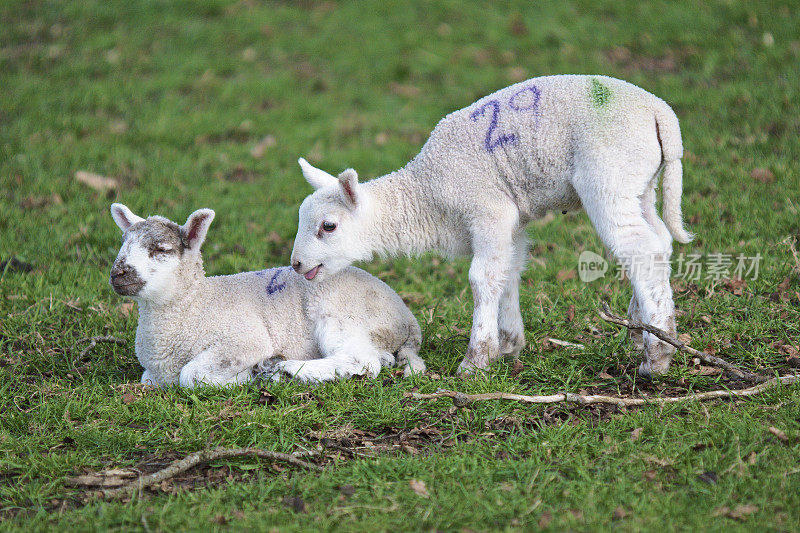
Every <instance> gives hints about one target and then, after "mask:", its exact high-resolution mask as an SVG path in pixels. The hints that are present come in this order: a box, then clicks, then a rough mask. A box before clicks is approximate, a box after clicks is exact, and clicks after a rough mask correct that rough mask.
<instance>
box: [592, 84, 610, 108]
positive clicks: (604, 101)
mask: <svg viewBox="0 0 800 533" xmlns="http://www.w3.org/2000/svg"><path fill="white" fill-rule="evenodd" d="M589 96H590V97H591V99H592V105H594V106H595V107H603V106H605V105H608V102H609V101H610V100H611V89H609V88H608V87H606V86H605V85H603V84H602V83H600V82H599V81H597V80H594V79H593V80H592V86H591V88H590V89H589Z"/></svg>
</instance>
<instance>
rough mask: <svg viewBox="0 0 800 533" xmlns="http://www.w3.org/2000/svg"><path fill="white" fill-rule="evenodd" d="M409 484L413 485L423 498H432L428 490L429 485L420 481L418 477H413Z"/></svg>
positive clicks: (414, 489) (412, 488)
mask: <svg viewBox="0 0 800 533" xmlns="http://www.w3.org/2000/svg"><path fill="white" fill-rule="evenodd" d="M408 485H409V486H410V487H411V490H413V491H414V492H415V493H416V494H417V495H418V496H422V497H423V498H430V496H431V495H430V493H429V492H428V487H427V486H425V482H424V481H420V480H418V479H412V480H410V481H409V482H408Z"/></svg>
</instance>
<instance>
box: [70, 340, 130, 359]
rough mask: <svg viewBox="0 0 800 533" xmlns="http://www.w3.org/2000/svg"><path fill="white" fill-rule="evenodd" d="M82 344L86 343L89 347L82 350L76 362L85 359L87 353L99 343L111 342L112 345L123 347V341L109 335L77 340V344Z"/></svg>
mask: <svg viewBox="0 0 800 533" xmlns="http://www.w3.org/2000/svg"><path fill="white" fill-rule="evenodd" d="M83 342H88V343H89V345H88V346H87V347H86V348H84V349H83V351H82V352H81V355H80V357H79V358H78V360H81V359H83V358H84V357H86V356H87V355H88V354H89V352H91V351H92V349H94V347H95V346H97V345H98V344H99V343H101V342H111V343H114V344H119V345H120V346H125V339H120V338H119V337H112V336H110V335H100V336H97V337H87V338H85V339H81V340H79V341H78V342H77V344H81V343H83Z"/></svg>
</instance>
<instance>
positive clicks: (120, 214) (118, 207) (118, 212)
mask: <svg viewBox="0 0 800 533" xmlns="http://www.w3.org/2000/svg"><path fill="white" fill-rule="evenodd" d="M111 216H112V217H113V218H114V222H116V223H117V226H119V229H121V230H122V231H123V232H125V231H128V228H130V227H131V226H133V225H134V224H136V223H137V222H141V221H142V220H144V219H143V218H142V217H139V216H136V215H134V214H133V211H131V210H130V209H128V206H126V205H123V204H111Z"/></svg>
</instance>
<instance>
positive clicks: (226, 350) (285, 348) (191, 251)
mask: <svg viewBox="0 0 800 533" xmlns="http://www.w3.org/2000/svg"><path fill="white" fill-rule="evenodd" d="M111 215H112V216H113V217H114V221H116V223H117V225H118V226H119V227H120V229H122V231H123V237H122V248H121V249H120V251H119V255H117V258H116V260H115V261H114V265H113V267H112V269H111V280H110V281H111V286H112V287H113V288H114V291H116V292H117V294H120V295H123V296H130V297H131V298H133V299H134V300H136V301H137V302H138V304H139V325H138V328H137V330H136V356H137V357H138V359H139V362H140V363H141V364H142V366H143V367H144V369H145V371H144V374H142V382H143V383H150V384H152V385H156V386H164V385H170V384H180V385H181V386H185V387H192V386H195V385H201V384H228V383H244V382H247V381H249V380H250V379H251V378H252V376H253V371H254V368H253V367H254V365H261V368H262V369H264V370H269V371H270V373H272V374H273V377H274V376H275V375H278V376H279V375H281V373H283V374H288V375H290V376H294V377H296V378H297V379H299V380H301V381H308V382H319V381H327V380H333V379H336V378H340V377H341V378H344V377H349V376H351V375H356V374H363V373H367V374H369V375H372V376H374V375H376V374H377V373H378V372H379V371H380V369H381V366H390V365H393V364H395V362H396V363H397V364H398V365H400V364H402V365H404V366H405V373H406V375H408V374H410V373H412V372H423V371H424V370H425V363H424V362H423V361H422V359H420V358H419V356H418V355H417V352H418V350H419V346H420V342H421V340H422V335H421V333H420V328H419V324H418V323H417V321H416V319H415V318H414V315H413V314H411V311H409V310H408V308H407V307H406V306H405V304H404V303H403V301H402V300H401V299H400V297H399V296H398V295H397V294H396V293H395V292H394V291H393V290H392V289H390V288H389V287H388V286H387V285H386V284H385V283H383V282H382V281H380V280H379V279H377V278H375V277H373V276H371V275H369V274H367V273H366V272H364V271H363V270H360V269H357V268H355V267H350V268H346V269H344V270H342V271H341V272H340V273H339V275H336V276H331V277H330V278H329V279H328V280H327V281H326V282H325V283H320V284H310V283H307V282H305V280H303V278H302V277H301V276H299V275H297V274H296V273H295V272H294V271H292V269H291V268H289V267H282V268H272V269H268V270H261V271H258V272H244V273H241V274H234V275H232V276H217V277H209V278H207V277H206V276H205V273H204V271H203V261H202V259H201V257H200V246H201V245H202V244H203V241H204V240H205V237H206V232H207V231H208V227H209V225H210V224H211V221H212V220H213V218H214V211H212V210H210V209H200V210H198V211H195V212H194V213H192V215H191V216H190V217H189V219H188V220H187V221H186V224H184V225H183V226H179V225H178V224H176V223H174V222H172V221H170V220H168V219H166V218H163V217H159V216H152V217H149V218H147V219H146V220H145V219H143V218H141V217H138V216H136V215H134V214H133V213H132V212H131V210H130V209H128V208H127V207H125V206H124V205H122V204H113V205H112V206H111ZM279 358H284V359H285V360H282V361H279V362H277V363H274V362H273V361H277V360H278V359H279Z"/></svg>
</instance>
